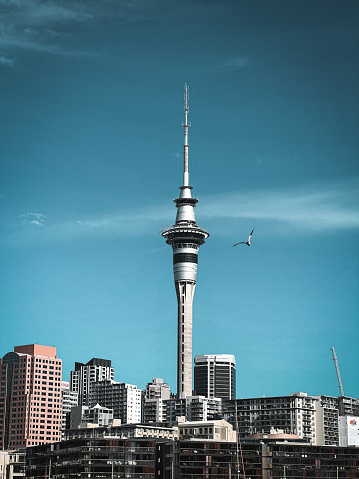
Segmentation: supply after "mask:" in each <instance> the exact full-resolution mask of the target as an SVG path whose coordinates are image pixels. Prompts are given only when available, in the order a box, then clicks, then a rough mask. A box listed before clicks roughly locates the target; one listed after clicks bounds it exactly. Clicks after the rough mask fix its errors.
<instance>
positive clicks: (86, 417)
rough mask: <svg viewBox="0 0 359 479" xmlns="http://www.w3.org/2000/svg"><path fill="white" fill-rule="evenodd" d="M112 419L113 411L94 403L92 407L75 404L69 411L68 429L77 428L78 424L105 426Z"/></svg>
mask: <svg viewBox="0 0 359 479" xmlns="http://www.w3.org/2000/svg"><path fill="white" fill-rule="evenodd" d="M112 420H113V411H112V409H108V408H106V407H103V406H100V405H99V404H96V405H95V406H94V407H89V406H75V407H73V408H72V409H71V412H70V429H77V428H78V427H79V426H80V424H96V425H98V426H107V425H108V424H109V423H110V422H111V421H112Z"/></svg>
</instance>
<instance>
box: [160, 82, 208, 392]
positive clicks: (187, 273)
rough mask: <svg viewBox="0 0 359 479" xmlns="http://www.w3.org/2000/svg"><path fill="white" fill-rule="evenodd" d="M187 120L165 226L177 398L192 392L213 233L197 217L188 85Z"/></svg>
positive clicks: (184, 125)
mask: <svg viewBox="0 0 359 479" xmlns="http://www.w3.org/2000/svg"><path fill="white" fill-rule="evenodd" d="M184 111H185V122H184V124H183V127H184V146H183V186H180V190H181V192H180V196H179V198H177V199H175V200H174V202H175V204H176V207H177V215H176V222H175V224H174V225H173V226H170V227H169V228H165V229H164V231H163V233H162V236H163V237H164V238H165V239H166V242H167V244H169V245H171V246H172V250H173V274H174V281H175V287H176V294H177V304H178V333H177V397H178V398H179V399H181V398H185V397H187V396H191V395H192V310H193V308H192V306H193V296H194V290H195V287H196V278H197V264H198V250H199V247H200V245H202V244H203V243H204V242H205V239H206V238H208V236H209V234H208V232H207V231H205V230H203V229H202V228H200V227H199V226H198V225H197V223H196V219H195V214H194V208H195V206H196V203H197V200H196V199H194V198H192V192H191V190H192V187H191V186H189V167H188V149H189V145H188V129H189V126H190V125H189V123H188V87H187V85H185V106H184Z"/></svg>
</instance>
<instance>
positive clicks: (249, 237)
mask: <svg viewBox="0 0 359 479" xmlns="http://www.w3.org/2000/svg"><path fill="white" fill-rule="evenodd" d="M253 231H254V228H253V229H252V231H251V234H250V235H249V236H248V241H250V239H251V236H252V234H253Z"/></svg>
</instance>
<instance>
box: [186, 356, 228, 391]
mask: <svg viewBox="0 0 359 479" xmlns="http://www.w3.org/2000/svg"><path fill="white" fill-rule="evenodd" d="M194 389H195V391H196V394H198V395H200V396H205V397H208V398H221V399H228V400H229V399H235V398H236V359H235V357H234V356H233V354H202V355H198V356H195V358H194Z"/></svg>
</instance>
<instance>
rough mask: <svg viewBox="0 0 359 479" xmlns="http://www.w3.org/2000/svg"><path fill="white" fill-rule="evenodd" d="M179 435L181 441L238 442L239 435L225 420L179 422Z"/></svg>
mask: <svg viewBox="0 0 359 479" xmlns="http://www.w3.org/2000/svg"><path fill="white" fill-rule="evenodd" d="M178 434H179V439H180V440H187V439H195V440H202V441H203V440H212V441H220V442H222V441H225V442H236V440H237V434H236V432H235V431H234V430H233V426H232V424H229V422H227V421H225V420H224V419H218V420H217V421H203V422H201V421H193V422H187V421H183V422H181V421H179V422H178Z"/></svg>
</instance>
